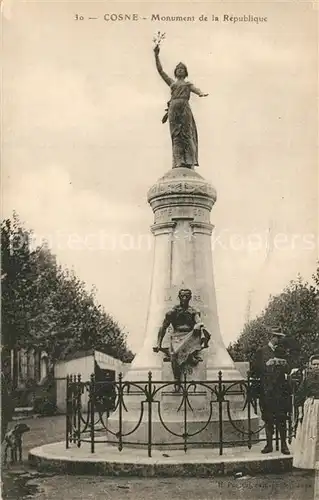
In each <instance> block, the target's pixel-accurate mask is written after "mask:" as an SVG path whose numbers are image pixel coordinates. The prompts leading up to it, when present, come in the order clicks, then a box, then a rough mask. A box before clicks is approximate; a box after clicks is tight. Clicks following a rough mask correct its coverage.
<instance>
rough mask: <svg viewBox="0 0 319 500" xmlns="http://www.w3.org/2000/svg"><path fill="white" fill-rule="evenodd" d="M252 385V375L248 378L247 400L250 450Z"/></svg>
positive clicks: (249, 445)
mask: <svg viewBox="0 0 319 500" xmlns="http://www.w3.org/2000/svg"><path fill="white" fill-rule="evenodd" d="M251 396H252V394H251V383H250V375H248V378H247V398H248V405H247V417H248V449H249V450H250V449H251V434H252V433H251V401H252V398H251Z"/></svg>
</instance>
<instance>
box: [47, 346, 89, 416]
mask: <svg viewBox="0 0 319 500" xmlns="http://www.w3.org/2000/svg"><path fill="white" fill-rule="evenodd" d="M92 373H94V355H93V354H91V355H89V356H85V357H82V358H77V359H70V360H68V361H59V362H58V363H56V365H55V367H54V377H55V379H56V394H57V410H58V411H59V412H61V413H65V411H66V377H67V375H78V374H80V375H81V379H82V381H84V382H86V381H89V380H90V376H91V374H92ZM59 379H60V380H59ZM61 379H62V380H61ZM82 404H83V405H84V407H85V406H86V404H87V394H84V395H83V401H82Z"/></svg>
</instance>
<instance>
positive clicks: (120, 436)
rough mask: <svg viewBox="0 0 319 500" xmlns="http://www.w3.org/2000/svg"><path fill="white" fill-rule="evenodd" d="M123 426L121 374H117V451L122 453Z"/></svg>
mask: <svg viewBox="0 0 319 500" xmlns="http://www.w3.org/2000/svg"><path fill="white" fill-rule="evenodd" d="M122 426H123V374H122V372H120V373H119V431H118V439H119V444H118V449H119V451H122V449H123V440H122V432H123V429H122Z"/></svg>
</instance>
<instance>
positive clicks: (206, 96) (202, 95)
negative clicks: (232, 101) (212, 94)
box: [199, 94, 208, 97]
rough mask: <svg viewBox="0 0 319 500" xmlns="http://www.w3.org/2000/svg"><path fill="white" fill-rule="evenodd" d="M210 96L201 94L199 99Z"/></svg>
mask: <svg viewBox="0 0 319 500" xmlns="http://www.w3.org/2000/svg"><path fill="white" fill-rule="evenodd" d="M207 96H208V94H199V97H207Z"/></svg>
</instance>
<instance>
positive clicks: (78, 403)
mask: <svg viewBox="0 0 319 500" xmlns="http://www.w3.org/2000/svg"><path fill="white" fill-rule="evenodd" d="M76 390H77V393H76V396H77V397H76V419H77V426H76V432H77V447H78V448H80V447H81V375H80V373H79V374H78V380H77V384H76Z"/></svg>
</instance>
